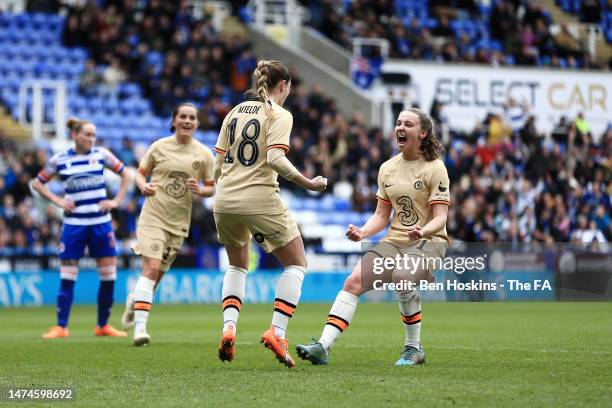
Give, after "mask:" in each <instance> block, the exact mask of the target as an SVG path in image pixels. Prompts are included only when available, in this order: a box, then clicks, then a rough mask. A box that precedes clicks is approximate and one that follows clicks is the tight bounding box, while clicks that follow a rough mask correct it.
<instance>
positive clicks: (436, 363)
mask: <svg viewBox="0 0 612 408" xmlns="http://www.w3.org/2000/svg"><path fill="white" fill-rule="evenodd" d="M328 310H329V305H312V304H302V305H300V306H299V307H298V309H297V312H296V314H295V316H294V318H293V319H292V321H291V323H290V326H289V330H288V337H289V341H290V347H291V349H292V355H293V356H294V357H295V358H297V356H296V354H295V350H294V347H295V345H296V344H298V343H301V342H306V341H309V340H310V337H312V336H316V337H318V336H319V334H320V332H321V328H322V323H323V322H324V320H325V318H326V316H327V312H328ZM271 312H272V307H271V306H270V305H250V304H247V305H245V306H244V308H243V312H242V314H241V317H240V322H239V327H238V339H237V355H236V359H235V360H234V362H233V363H231V364H229V363H225V364H223V363H221V362H220V361H218V360H217V344H218V340H219V336H220V331H221V312H220V308H219V306H218V305H189V306H187V305H172V306H171V305H156V306H155V307H154V309H153V312H152V315H151V318H150V322H149V333H150V334H151V336H152V343H151V345H150V346H148V347H145V348H135V347H133V346H132V345H131V342H130V341H129V340H127V339H111V338H95V337H94V336H93V334H92V333H93V326H94V323H95V307H94V306H80V307H75V308H74V310H73V313H72V319H71V325H70V330H71V337H70V338H68V339H60V340H54V341H43V340H42V339H41V338H40V336H41V333H42V332H43V331H44V330H45V329H46V328H47V327H48V326H51V325H52V323H53V321H54V310H53V308H50V307H47V308H42V309H2V310H0V328H1V334H0V387H8V386H10V387H31V386H45V387H49V386H64V387H66V386H70V387H73V388H75V390H76V401H74V402H72V403H62V402H54V403H48V404H43V403H36V404H27V403H21V404H19V405H18V406H28V405H32V406H36V407H42V406H53V407H58V406H64V405H63V404H68V405H67V406H71V407H77V406H87V407H113V406H118V407H119V406H133V407H142V408H148V407H166V406H176V407H191V406H194V407H195V406H235V407H240V406H265V407H275V406H278V407H294V406H304V407H319V406H346V407H356V406H367V407H372V406H375V407H378V408H380V407H386V406H402V407H416V406H418V407H423V406H425V407H428V406H436V407H451V406H461V407H463V406H465V407H491V406H495V407H496V408H497V407H501V406H507V407H521V406H546V407H558V406H567V407H579V406H588V407H596V406H601V407H603V406H607V407H609V406H612V349H611V347H610V346H612V304H611V303H430V304H424V306H423V332H422V341H423V345H424V348H425V351H426V353H427V362H426V364H425V365H424V366H421V367H394V366H393V363H394V362H395V360H396V359H397V357H398V355H399V352H400V350H401V346H402V344H403V332H404V330H403V327H402V325H401V321H400V318H399V312H398V307H397V305H396V304H392V303H388V304H361V305H360V306H359V308H358V310H357V314H356V316H355V319H354V320H353V323H352V324H351V326H350V327H349V329H348V330H347V331H346V332H345V334H344V335H343V337H342V338H341V339H340V341H339V342H338V343H337V345H336V347H335V349H334V350H333V352H332V354H331V361H330V364H329V365H328V366H322V367H317V366H312V365H311V364H310V363H308V362H305V361H302V360H299V359H298V360H297V364H298V366H297V367H296V368H295V369H293V370H288V369H286V368H284V367H283V366H281V365H280V364H278V363H277V362H276V360H275V359H274V358H273V356H272V353H271V352H270V351H268V350H266V349H264V347H263V346H261V345H260V344H259V338H260V335H261V333H262V332H263V331H264V330H265V329H266V328H267V327H268V325H269V322H270V317H271ZM120 313H121V310H120V307H119V306H118V307H116V308H115V310H114V313H113V316H112V320H113V322H115V323H117V322H118V320H119V316H120ZM117 325H118V324H117ZM3 405H7V404H6V403H0V406H3ZM11 405H12V404H11Z"/></svg>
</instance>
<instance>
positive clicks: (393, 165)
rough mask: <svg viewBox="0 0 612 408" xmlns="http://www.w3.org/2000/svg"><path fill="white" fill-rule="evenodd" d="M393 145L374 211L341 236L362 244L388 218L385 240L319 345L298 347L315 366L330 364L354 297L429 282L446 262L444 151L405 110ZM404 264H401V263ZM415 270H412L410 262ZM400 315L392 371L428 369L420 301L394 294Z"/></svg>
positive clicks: (348, 284)
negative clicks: (386, 286)
mask: <svg viewBox="0 0 612 408" xmlns="http://www.w3.org/2000/svg"><path fill="white" fill-rule="evenodd" d="M395 137H396V141H397V145H398V147H399V151H400V153H399V154H398V155H396V156H395V157H392V158H391V159H389V160H387V161H386V162H385V163H383V165H382V166H381V167H380V170H379V173H378V192H377V194H376V196H377V198H378V205H377V206H376V211H375V213H374V215H373V216H372V217H370V219H369V220H368V221H367V222H366V224H365V225H364V226H363V227H361V228H358V227H356V226H354V225H349V227H348V230H347V232H346V235H347V237H348V238H349V239H350V240H351V241H361V240H363V239H366V238H368V237H370V236H372V235H375V234H376V233H378V232H380V231H382V230H383V229H384V228H385V227H387V225H388V224H389V216H390V215H391V211H392V210H393V218H392V220H391V226H390V228H389V230H388V233H387V234H386V235H385V237H384V238H383V239H382V240H381V242H380V243H379V244H377V245H376V246H374V247H373V248H372V249H369V250H368V251H367V252H366V253H365V254H364V255H363V257H362V258H361V261H360V262H359V263H357V265H355V267H354V268H353V271H352V273H351V275H350V276H349V277H348V278H347V279H346V281H345V282H344V287H343V288H342V290H341V291H340V292H339V293H338V296H337V297H336V300H335V302H334V304H333V305H332V307H331V310H330V312H329V316H328V318H327V323H326V324H325V327H324V328H323V333H322V335H321V338H320V339H319V341H315V342H313V343H311V344H308V345H298V346H297V353H298V355H299V356H300V357H301V358H302V359H305V360H309V361H311V362H312V363H313V364H327V361H328V356H329V352H330V350H331V348H332V346H333V345H334V343H335V342H336V340H337V339H338V338H339V337H340V334H342V332H343V331H344V330H346V328H347V327H348V326H349V324H350V322H351V320H352V318H353V315H354V314H355V310H356V309H357V303H358V302H359V296H360V295H361V294H363V293H365V292H367V291H369V290H371V289H373V283H374V281H375V280H379V281H382V282H394V283H400V282H401V283H406V282H417V283H418V282H419V280H421V279H426V280H430V281H431V280H433V277H432V275H431V272H432V269H433V265H434V264H435V262H429V260H436V259H438V260H439V259H441V258H442V257H444V256H445V253H446V248H447V246H448V236H447V234H446V219H447V215H448V206H449V204H450V195H449V188H450V187H449V179H448V173H447V171H446V168H445V166H444V162H443V161H442V160H440V157H441V156H442V154H443V152H444V148H443V147H442V145H441V144H440V142H438V140H437V139H436V137H435V133H434V126H433V122H432V120H431V118H430V117H429V116H428V115H427V114H426V113H425V112H423V111H421V110H419V109H414V108H410V109H406V110H404V111H402V112H401V113H400V114H399V117H398V119H397V122H396V124H395ZM397 255H400V256H401V257H402V264H401V265H400V266H402V268H403V269H402V268H400V266H397V267H393V268H388V269H383V270H382V271H381V270H380V269H379V270H377V269H376V268H375V266H376V265H383V263H381V262H380V261H381V260H382V259H380V258H393V259H395V258H396V256H397ZM407 258H408V259H409V262H407V263H405V264H404V261H403V259H407ZM418 259H421V260H428V262H418V263H416V265H418V266H417V267H416V268H410V267H409V268H406V266H405V265H406V264H407V265H415V264H414V263H412V260H414V261H417V260H418ZM398 298H399V308H400V313H401V316H402V321H403V325H404V329H405V331H406V333H405V335H406V337H405V345H404V349H403V351H402V353H401V355H400V358H399V360H397V362H396V363H395V364H396V365H416V364H422V363H424V362H425V353H424V352H423V349H422V348H421V343H420V332H421V300H420V298H419V295H418V293H417V291H416V290H406V291H398Z"/></svg>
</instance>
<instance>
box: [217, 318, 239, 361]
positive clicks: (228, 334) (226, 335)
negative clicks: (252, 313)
mask: <svg viewBox="0 0 612 408" xmlns="http://www.w3.org/2000/svg"><path fill="white" fill-rule="evenodd" d="M235 343H236V328H235V327H234V326H229V327H228V328H227V330H225V331H224V332H223V336H221V344H219V360H221V361H229V362H230V363H231V362H232V360H233V359H234V354H235V353H236V347H235V346H234V344H235Z"/></svg>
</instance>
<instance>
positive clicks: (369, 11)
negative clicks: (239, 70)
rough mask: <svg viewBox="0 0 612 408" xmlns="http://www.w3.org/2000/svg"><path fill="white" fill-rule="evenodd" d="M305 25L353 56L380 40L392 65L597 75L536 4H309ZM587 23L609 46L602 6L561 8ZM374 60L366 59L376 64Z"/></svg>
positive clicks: (316, 0) (467, 0)
mask: <svg viewBox="0 0 612 408" xmlns="http://www.w3.org/2000/svg"><path fill="white" fill-rule="evenodd" d="M306 3H307V5H308V9H309V11H310V15H311V19H310V22H309V24H310V25H311V26H312V27H314V28H315V29H317V30H319V31H320V32H321V33H323V34H324V35H326V36H327V37H329V38H330V39H332V40H333V41H335V42H336V43H338V44H340V45H341V46H342V47H344V48H346V49H348V50H351V49H352V47H353V43H352V41H353V38H354V37H363V38H384V39H387V40H388V41H389V42H390V44H391V50H390V54H389V57H390V58H412V59H418V60H432V61H439V62H467V63H478V64H492V65H526V66H550V67H557V68H585V69H601V68H602V67H603V66H604V64H605V63H603V62H602V61H597V60H596V59H595V58H593V57H592V56H591V55H590V54H589V53H588V52H587V47H586V44H585V43H584V41H583V40H582V39H579V38H576V37H575V35H574V34H573V33H571V32H569V31H568V30H567V27H565V28H563V29H562V31H561V32H560V33H558V34H553V30H552V29H551V25H552V23H553V21H552V16H551V12H550V11H549V10H548V9H546V8H545V7H544V6H543V5H542V4H541V3H540V2H536V1H526V0H517V1H508V0H498V1H491V2H484V1H483V2H478V1H475V0H429V1H416V0H397V1H379V2H368V1H362V0H356V1H350V2H348V1H345V2H334V1H323V0H313V1H308V2H306ZM557 3H558V4H559V5H560V6H561V7H562V9H563V10H564V11H566V12H568V13H577V14H579V15H580V18H581V20H582V21H584V22H589V23H596V24H600V23H601V25H602V28H603V29H604V32H605V33H606V35H607V39H608V41H610V38H611V37H610V34H611V33H612V31H611V30H610V26H611V22H612V20H611V13H610V11H606V13H605V14H603V16H604V17H603V18H601V15H602V14H601V10H603V9H606V7H608V6H607V3H606V2H605V1H603V0H601V2H599V1H597V0H593V1H585V2H584V3H581V1H578V0H577V1H569V0H565V1H558V2H557ZM375 56H376V55H370V57H375Z"/></svg>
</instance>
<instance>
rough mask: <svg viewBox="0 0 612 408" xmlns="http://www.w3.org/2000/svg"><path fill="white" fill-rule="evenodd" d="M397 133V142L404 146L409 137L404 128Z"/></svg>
mask: <svg viewBox="0 0 612 408" xmlns="http://www.w3.org/2000/svg"><path fill="white" fill-rule="evenodd" d="M395 135H396V137H397V144H398V145H400V146H403V145H404V144H406V142H407V141H408V137H407V136H406V133H404V131H403V130H398V131H397V133H396V134H395Z"/></svg>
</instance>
